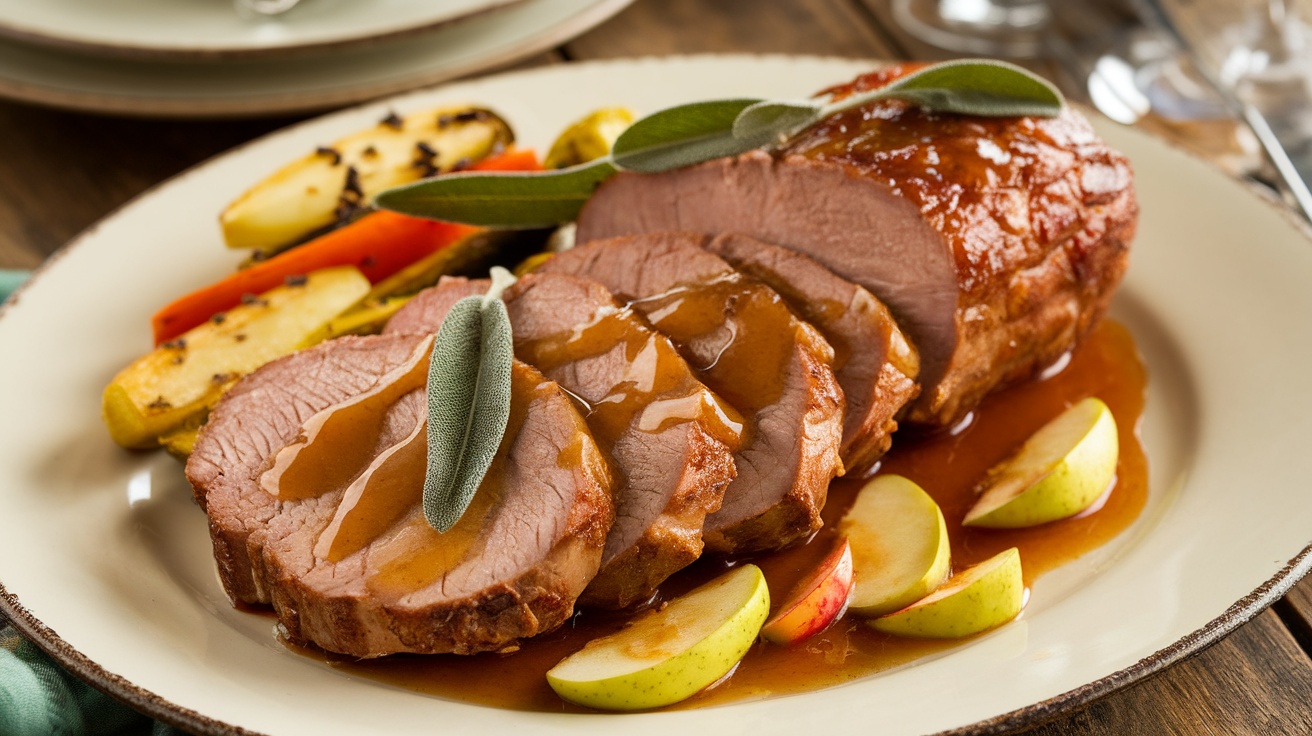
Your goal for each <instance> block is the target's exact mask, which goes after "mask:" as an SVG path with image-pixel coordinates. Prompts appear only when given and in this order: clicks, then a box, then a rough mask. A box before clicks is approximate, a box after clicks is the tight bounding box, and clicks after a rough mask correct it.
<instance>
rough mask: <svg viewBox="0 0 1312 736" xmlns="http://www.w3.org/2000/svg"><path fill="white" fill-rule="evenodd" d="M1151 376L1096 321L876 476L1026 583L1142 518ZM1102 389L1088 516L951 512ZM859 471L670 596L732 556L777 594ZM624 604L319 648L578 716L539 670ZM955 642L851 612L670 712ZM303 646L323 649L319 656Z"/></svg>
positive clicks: (384, 677)
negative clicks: (1141, 427) (1106, 423)
mask: <svg viewBox="0 0 1312 736" xmlns="http://www.w3.org/2000/svg"><path fill="white" fill-rule="evenodd" d="M1146 381H1147V376H1146V373H1145V371H1144V368H1143V366H1142V364H1141V363H1140V361H1139V357H1138V354H1137V352H1136V350H1135V346H1134V341H1133V339H1132V338H1131V336H1130V334H1129V332H1128V331H1127V330H1126V329H1125V328H1124V327H1122V326H1120V325H1118V324H1116V323H1112V322H1103V323H1102V324H1100V325H1099V326H1098V327H1097V328H1096V329H1095V330H1094V331H1093V333H1092V334H1091V335H1090V336H1089V337H1088V338H1087V340H1086V341H1085V342H1084V344H1083V345H1082V346H1081V347H1080V348H1079V349H1078V350H1077V351H1076V352H1075V353H1074V354H1073V355H1072V357H1071V360H1070V362H1069V364H1068V365H1067V366H1066V367H1065V369H1064V370H1062V371H1061V372H1060V373H1058V374H1056V375H1054V376H1051V377H1049V378H1047V379H1045V380H1040V381H1032V382H1029V383H1025V384H1022V385H1019V386H1016V387H1013V388H1011V389H1008V390H1006V391H1004V392H1001V393H998V394H995V395H993V396H991V397H989V398H988V399H987V400H985V402H984V403H983V404H982V405H981V406H980V407H979V408H978V409H977V410H976V411H975V413H974V417H973V421H972V422H971V423H970V424H969V425H968V426H966V427H965V428H964V429H959V430H958V431H956V432H955V433H952V434H939V435H935V436H927V437H919V438H913V437H910V436H908V435H906V434H905V433H903V434H899V435H898V436H897V441H896V442H895V444H894V448H893V450H892V452H890V453H889V454H888V455H886V456H885V457H884V460H883V463H882V466H881V468H880V472H890V473H899V474H902V475H906V476H908V477H910V478H912V479H913V480H915V481H917V482H918V483H920V484H921V485H922V486H923V487H924V488H925V489H926V490H927V491H928V492H929V493H930V494H931V495H932V496H934V498H935V499H936V500H937V501H938V503H939V505H940V506H941V507H942V509H943V513H944V516H945V518H946V520H947V523H948V532H949V535H950V537H951V541H952V556H953V565H954V567H955V568H958V569H959V568H961V567H964V566H967V565H970V564H973V563H975V562H978V561H981V560H983V559H986V558H988V557H990V556H992V555H993V554H995V553H996V552H999V551H1001V550H1003V549H1005V548H1007V547H1011V546H1016V547H1019V548H1020V552H1021V559H1022V563H1023V566H1024V570H1025V581H1026V585H1027V586H1028V585H1031V584H1032V583H1033V582H1034V580H1035V579H1036V578H1038V577H1039V576H1041V575H1042V574H1043V573H1044V572H1046V571H1048V570H1051V569H1053V568H1055V567H1057V566H1059V565H1061V564H1063V563H1066V562H1069V561H1070V560H1073V559H1075V558H1077V557H1079V556H1080V555H1082V554H1085V553H1087V552H1089V551H1091V550H1093V549H1096V548H1097V547H1099V546H1101V545H1103V544H1105V543H1106V542H1108V541H1110V540H1111V539H1112V538H1113V537H1115V536H1116V535H1117V534H1119V533H1120V532H1122V531H1124V530H1125V529H1126V528H1127V527H1128V526H1129V525H1130V524H1131V523H1132V522H1133V521H1134V520H1135V519H1136V518H1137V517H1138V515H1139V513H1140V511H1141V510H1142V509H1143V507H1144V504H1145V502H1146V500H1147V496H1148V468H1147V459H1146V457H1145V456H1144V451H1143V447H1142V445H1141V444H1140V441H1139V437H1138V432H1137V427H1138V423H1139V421H1140V420H1141V418H1142V414H1143V406H1144V389H1145V386H1146ZM1091 395H1092V396H1098V397H1100V398H1102V399H1103V400H1104V401H1105V402H1106V403H1107V404H1108V406H1109V407H1110V408H1111V410H1112V412H1113V414H1114V415H1115V417H1116V420H1117V423H1118V425H1119V427H1120V430H1121V432H1120V438H1121V446H1120V464H1119V466H1118V469H1117V480H1116V484H1115V486H1114V487H1113V489H1112V491H1111V492H1110V494H1109V495H1108V496H1107V497H1106V499H1105V502H1104V503H1103V505H1102V507H1101V508H1099V509H1098V510H1097V511H1096V512H1095V513H1088V514H1085V515H1083V516H1081V517H1077V518H1072V519H1067V520H1063V521H1058V522H1054V523H1051V524H1047V525H1043V526H1039V527H1035V528H1031V529H1019V530H987V529H964V528H962V527H961V525H960V520H961V519H962V517H963V516H964V515H965V512H966V510H967V509H968V508H969V507H970V505H971V504H972V503H973V501H974V495H973V493H972V487H973V486H974V484H975V483H976V482H977V481H978V480H979V478H980V477H981V476H982V475H983V473H984V471H985V470H986V469H987V468H989V467H990V466H991V465H993V464H994V463H996V462H998V461H999V460H1001V459H1002V458H1004V457H1006V456H1007V455H1008V454H1009V453H1010V452H1011V451H1012V450H1013V449H1014V448H1015V447H1016V446H1017V445H1019V444H1020V443H1021V442H1023V441H1024V439H1025V438H1026V437H1027V436H1028V435H1029V434H1030V433H1032V432H1033V431H1034V430H1036V429H1037V428H1038V427H1040V426H1041V425H1043V424H1044V423H1045V422H1047V421H1048V420H1049V419H1051V418H1052V417H1053V416H1055V415H1056V414H1058V413H1059V412H1060V411H1062V410H1063V409H1064V408H1065V407H1066V406H1068V405H1070V404H1071V403H1074V402H1075V401H1078V400H1079V399H1081V398H1084V397H1086V396H1091ZM860 486H861V483H860V482H859V481H851V480H839V481H835V482H834V483H833V485H832V486H831V488H830V491H829V502H828V505H827V506H826V508H825V510H824V519H825V527H824V529H822V530H821V531H820V532H819V533H818V534H816V535H815V536H814V537H813V538H812V539H811V540H810V541H809V542H808V543H807V544H805V545H802V546H798V547H794V548H792V549H788V550H785V551H783V552H776V553H772V554H767V555H760V556H757V557H754V558H744V559H743V560H725V559H716V558H706V559H703V560H701V561H699V562H698V563H697V564H696V565H694V566H692V567H691V568H688V569H687V570H685V571H684V572H681V573H679V574H678V575H676V576H675V577H674V578H672V579H671V580H670V581H669V582H667V584H666V585H665V586H663V587H662V593H663V594H665V595H671V596H672V595H677V594H679V593H680V592H683V591H685V590H688V589H690V588H692V587H694V586H695V585H698V584H700V583H701V582H704V581H705V580H708V579H710V578H712V577H714V576H715V575H717V574H719V573H721V572H723V571H724V570H725V569H727V568H728V567H731V566H733V565H734V564H737V563H738V562H741V561H746V560H748V559H750V561H752V562H755V563H756V564H758V565H760V566H761V568H762V569H763V570H764V571H765V574H766V578H767V579H768V581H769V584H770V590H771V591H772V598H773V599H774V601H775V603H776V604H777V603H779V602H781V601H782V600H783V598H784V597H785V595H786V593H787V591H788V590H789V589H790V588H791V587H792V586H793V585H794V584H795V582H797V581H798V580H799V579H800V578H801V577H802V576H803V575H804V574H805V573H806V572H807V571H808V570H809V569H811V568H812V566H814V565H815V564H816V563H817V562H818V561H819V560H820V559H821V558H822V557H823V556H824V555H825V554H826V553H828V552H829V550H830V549H831V548H832V545H833V544H834V542H835V541H836V538H837V535H836V533H835V531H834V528H835V526H836V524H837V521H838V520H839V519H840V518H841V517H842V515H843V514H844V513H845V512H846V510H847V508H848V507H849V506H850V504H851V503H852V500H853V498H854V497H855V494H856V492H857V491H858V490H859V489H860ZM625 620H626V616H625V614H622V613H621V614H616V613H596V612H591V611H588V612H583V613H579V614H576V615H575V617H574V619H573V621H572V622H571V623H569V624H566V625H565V626H564V627H562V628H561V629H560V630H557V631H555V632H552V633H549V634H546V635H543V636H539V637H537V638H535V639H532V640H529V641H526V642H523V644H522V646H521V648H520V649H519V650H518V651H516V652H514V653H508V654H480V655H476V656H472V657H458V656H446V655H444V656H429V657H415V656H396V657H390V658H387V659H384V660H378V661H371V662H355V661H349V660H346V659H339V658H331V657H328V658H326V659H327V661H329V662H330V663H332V664H333V665H334V666H335V667H338V668H340V669H342V670H344V671H345V672H348V673H350V674H353V675H358V676H363V677H368V678H371V679H376V680H379V681H382V682H386V683H390V684H393V685H397V686H400V687H404V688H407V689H412V690H416V691H420V692H424V693H430V694H433V695H438V696H441V697H446V698H452V699H456V700H462V701H467V702H474V703H480V704H485V705H490V706H496V707H503V708H515V709H523V710H540V711H556V712H559V711H567V712H580V711H583V710H584V709H582V708H578V707H576V706H573V705H570V704H568V703H565V702H563V701H562V700H560V698H558V697H557V696H556V695H555V693H553V692H552V691H551V689H550V687H549V686H548V685H547V683H546V679H545V676H544V675H545V672H546V671H547V670H548V669H550V668H551V667H552V666H554V665H555V664H556V662H558V661H559V660H561V659H563V658H564V657H565V656H567V655H569V654H571V653H573V652H574V651H577V650H578V649H579V648H581V647H582V646H583V645H584V644H585V643H586V642H587V641H589V640H591V639H593V638H595V637H597V636H601V635H604V634H607V633H609V632H611V631H614V630H616V629H618V628H619V627H620V626H622V625H623V623H624V621H625ZM969 642H970V640H963V641H924V640H916V639H901V638H897V637H893V636H888V635H884V634H880V633H878V632H875V631H874V630H873V629H870V628H869V627H867V626H865V625H863V624H862V623H861V622H860V619H858V618H857V617H855V616H853V615H848V616H846V617H845V618H843V619H842V620H841V621H839V622H838V623H837V624H835V625H834V626H832V627H830V628H829V629H828V630H827V631H825V632H823V633H822V634H820V635H819V636H816V637H814V638H812V639H810V640H808V641H807V642H805V643H803V644H801V645H799V646H795V647H779V646H775V645H771V644H766V643H762V642H758V643H757V644H756V646H755V647H754V648H753V649H752V651H750V652H749V653H748V655H747V657H746V658H745V659H744V660H743V662H742V664H741V665H740V666H739V667H738V669H737V670H736V672H735V673H734V674H733V676H732V677H730V678H728V679H727V680H725V681H724V682H722V683H720V684H719V685H718V686H716V687H714V688H712V689H710V690H708V691H705V692H703V693H700V694H698V695H696V696H694V697H693V698H691V699H690V700H688V701H685V702H684V703H681V704H679V705H677V706H673V707H675V708H693V707H700V706H705V705H710V704H716V703H723V702H729V701H735V700H744V699H752V698H757V697H763V696H765V695H772V694H781V693H789V692H803V691H808V690H815V689H819V688H823V687H826V686H830V685H834V684H838V683H842V682H846V681H850V680H853V679H857V678H861V677H865V676H869V675H872V674H874V673H877V672H880V671H883V670H887V669H890V668H892V667H895V666H898V665H901V664H905V663H907V662H910V661H912V660H915V659H917V658H919V657H923V656H926V655H928V654H931V653H935V652H941V651H944V650H948V649H951V648H953V647H956V646H967V645H969ZM306 653H307V654H308V655H310V656H314V657H319V658H325V655H323V654H322V653H317V652H306Z"/></svg>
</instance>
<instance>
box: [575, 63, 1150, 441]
mask: <svg viewBox="0 0 1312 736" xmlns="http://www.w3.org/2000/svg"><path fill="white" fill-rule="evenodd" d="M906 71H907V69H905V68H903V67H898V66H893V67H889V68H886V69H882V70H880V71H877V72H874V73H872V74H867V75H864V76H862V77H860V78H858V79H857V80H855V81H854V82H852V83H851V84H848V85H846V86H844V87H841V88H836V89H834V90H832V91H833V92H834V93H835V94H836V95H838V96H842V95H846V94H848V93H851V92H855V91H861V90H866V89H871V88H875V87H878V86H881V85H884V84H887V83H888V82H889V81H891V80H892V79H895V78H896V77H898V76H901V75H902V74H903V73H905V72H906ZM1137 215H1138V205H1137V203H1136V200H1135V196H1134V188H1133V184H1132V177H1131V171H1130V166H1129V163H1128V162H1127V161H1126V159H1125V158H1124V156H1122V155H1121V154H1119V153H1117V152H1116V151H1113V150H1112V149H1110V148H1109V147H1108V146H1107V145H1106V144H1105V143H1103V141H1102V140H1100V139H1099V138H1098V136H1097V135H1096V134H1095V133H1094V131H1093V129H1092V127H1090V125H1089V124H1088V122H1087V121H1086V120H1085V119H1084V118H1083V117H1082V116H1081V115H1080V114H1079V113H1078V112H1076V111H1075V110H1073V109H1067V110H1065V111H1064V112H1062V113H1061V115H1059V116H1058V117H1055V118H1047V119H1045V118H1033V117H1022V118H981V117H973V116H963V115H953V114H943V113H934V112H927V111H925V110H924V109H922V108H919V107H916V106H914V105H911V104H908V103H905V102H901V101H895V100H888V101H882V102H876V103H871V104H867V105H864V106H861V107H857V108H854V109H851V110H848V111H845V112H842V113H838V114H836V115H833V116H831V117H829V118H827V119H825V120H823V121H821V122H820V123H819V124H817V125H815V126H813V127H812V128H810V129H808V130H807V131H805V132H803V133H802V134H800V135H799V136H797V137H795V138H794V139H793V140H791V141H790V142H788V143H787V144H786V145H785V146H783V147H782V148H781V149H779V150H777V151H775V152H773V153H765V152H762V151H753V152H750V153H747V154H744V155H741V156H738V157H736V158H729V159H720V160H715V161H710V162H707V163H704V164H700V165H697V166H692V167H688V168H684V169H678V170H674V171H669V172H666V173H661V174H636V173H622V174H619V175H617V176H615V177H613V178H611V179H610V180H608V181H607V182H605V183H604V184H602V185H601V187H599V188H598V190H597V192H596V193H595V194H594V195H593V197H592V198H591V199H590V200H589V201H588V203H587V204H586V205H585V207H584V209H583V211H582V213H581V214H580V216H579V219H578V231H577V239H578V242H580V243H586V242H588V241H590V240H599V239H604V238H611V237H616V236H621V235H631V234H635V233H648V232H659V231H676V230H684V231H695V232H700V233H730V232H733V233H742V234H745V235H750V236H752V237H755V238H758V239H760V240H764V241H767V242H770V243H774V244H776V245H782V246H785V247H788V248H790V249H792V250H796V251H798V252H800V253H804V254H806V255H808V256H810V257H811V258H814V259H815V260H817V261H819V262H820V263H822V264H823V265H824V266H826V267H827V268H829V269H830V270H832V271H834V272H835V273H837V274H838V275H840V276H842V277H843V278H846V279H850V280H852V281H855V282H856V283H858V284H861V285H862V286H864V287H866V288H867V289H869V290H870V291H871V292H872V293H874V294H875V295H876V296H877V297H879V298H880V299H881V300H882V301H883V302H884V303H885V304H887V305H888V306H889V308H890V309H892V311H893V313H894V315H895V316H896V317H897V318H898V319H899V320H900V322H901V324H902V326H903V328H904V329H905V330H906V331H907V333H908V336H909V337H910V338H911V340H912V342H913V343H914V344H915V346H916V347H917V348H918V349H919V351H920V357H921V366H920V381H921V383H922V386H923V390H922V392H921V395H920V397H919V398H918V399H917V400H916V402H915V403H914V404H913V405H912V407H911V409H910V411H909V413H908V419H909V420H911V421H915V422H920V423H928V424H935V425H944V424H951V423H953V422H955V421H957V420H959V419H960V418H961V417H962V416H963V415H965V414H966V413H967V412H968V411H969V410H970V409H971V408H972V407H973V406H974V405H975V404H976V403H978V401H979V400H980V398H981V397H983V396H984V394H985V393H987V392H988V391H990V390H991V389H993V388H995V387H997V386H999V385H1001V384H1004V383H1007V382H1010V381H1013V380H1017V379H1020V378H1023V377H1026V376H1029V375H1032V374H1033V373H1035V372H1036V371H1037V370H1039V369H1041V368H1042V367H1044V366H1046V365H1048V364H1050V363H1052V362H1054V361H1055V360H1057V359H1058V358H1059V357H1060V356H1061V355H1062V354H1063V353H1065V352H1066V351H1068V350H1070V349H1071V347H1072V346H1073V344H1074V343H1075V342H1076V341H1077V340H1078V339H1079V338H1080V337H1081V336H1082V335H1084V334H1085V333H1086V332H1087V331H1088V329H1089V328H1090V327H1091V326H1092V325H1093V324H1094V323H1095V322H1096V321H1097V319H1098V318H1099V317H1100V316H1101V315H1102V313H1103V312H1104V310H1105V309H1106V307H1107V305H1108V302H1109V301H1110V299H1111V294H1112V291H1113V289H1114V287H1115V286H1116V284H1117V283H1118V282H1119V281H1120V278H1121V276H1122V274H1123V273H1124V271H1125V267H1126V262H1127V248H1128V245H1129V242H1130V240H1131V238H1132V237H1133V234H1134V230H1135V224H1136V220H1137Z"/></svg>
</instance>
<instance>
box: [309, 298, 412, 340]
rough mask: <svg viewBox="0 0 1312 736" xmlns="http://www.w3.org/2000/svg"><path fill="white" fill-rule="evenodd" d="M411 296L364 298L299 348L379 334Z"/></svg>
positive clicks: (311, 334)
mask: <svg viewBox="0 0 1312 736" xmlns="http://www.w3.org/2000/svg"><path fill="white" fill-rule="evenodd" d="M412 296H413V295H412V294H407V295H405V296H392V297H383V298H381V299H374V298H371V297H368V296H366V297H365V298H364V300H363V301H361V302H360V303H359V304H357V305H355V306H353V307H351V308H350V309H348V310H346V311H345V312H342V313H341V314H340V315H338V316H336V317H334V318H332V319H331V320H329V321H328V322H327V323H326V324H324V325H323V326H322V327H320V328H319V329H317V330H315V331H314V332H312V333H310V334H309V335H308V336H306V338H305V339H304V340H302V341H301V345H300V347H302V348H308V347H310V346H312V345H318V344H319V343H321V342H324V341H326V340H331V339H333V338H335V337H341V336H343V335H372V334H375V333H378V332H381V331H382V329H383V325H385V324H387V320H389V319H391V318H392V315H394V314H396V313H397V311H398V310H400V309H401V307H404V306H405V303H406V302H408V301H410V299H411V297H412Z"/></svg>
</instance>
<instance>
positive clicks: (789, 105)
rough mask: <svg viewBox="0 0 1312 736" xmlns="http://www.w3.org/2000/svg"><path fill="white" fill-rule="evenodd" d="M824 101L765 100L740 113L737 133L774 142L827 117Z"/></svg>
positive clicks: (736, 134) (737, 121)
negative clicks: (825, 115) (824, 116)
mask: <svg viewBox="0 0 1312 736" xmlns="http://www.w3.org/2000/svg"><path fill="white" fill-rule="evenodd" d="M823 114H824V105H823V104H821V103H820V102H818V101H816V100H762V101H761V102H758V103H756V104H755V105H752V106H750V107H748V108H746V109H744V110H743V111H742V112H741V113H739V114H738V117H737V118H736V119H735V120H734V121H733V134H734V136H736V137H738V138H741V139H743V140H759V139H762V138H764V139H765V140H767V141H769V142H771V143H778V142H780V141H781V140H782V139H786V138H787V137H788V136H789V135H791V134H792V133H793V132H794V131H797V130H800V129H802V128H805V127H807V126H809V125H813V124H814V123H815V122H816V121H817V120H819V119H820V118H821V117H823Z"/></svg>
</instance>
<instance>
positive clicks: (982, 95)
mask: <svg viewBox="0 0 1312 736" xmlns="http://www.w3.org/2000/svg"><path fill="white" fill-rule="evenodd" d="M890 98H895V99H900V100H906V101H908V102H911V103H913V104H916V105H919V106H921V107H924V108H926V109H928V110H934V111H939V112H952V113H959V114H963V115H983V116H990V117H1003V116H1012V115H1034V116H1042V117H1052V116H1056V115H1059V114H1061V110H1062V107H1063V106H1064V105H1065V101H1064V100H1063V99H1062V96H1061V93H1060V92H1058V91H1057V89H1056V88H1055V87H1053V86H1052V85H1051V84H1049V83H1048V82H1046V81H1044V80H1043V79H1041V78H1040V77H1038V76H1036V75H1034V74H1032V73H1030V72H1028V71H1026V70H1025V69H1023V68H1021V67H1018V66H1016V65H1014V64H1008V63H1006V62H1002V61H993V60H990V59H961V60H955V61H945V62H942V63H939V64H932V65H930V66H927V67H925V68H923V69H918V70H916V71H914V72H912V73H910V74H908V75H906V76H904V77H901V78H899V79H897V80H894V81H893V82H891V83H889V84H888V85H885V86H884V87H880V88H879V89H874V90H869V91H867V92H861V93H857V94H853V95H849V96H847V97H844V98H841V99H837V100H826V99H825V98H823V97H818V98H815V99H810V100H760V99H755V98H740V99H728V100H708V101H705V102H694V103H690V104H686V105H678V106H676V107H671V108H667V109H665V110H661V111H659V112H656V113H653V114H651V115H648V116H647V117H645V118H642V119H641V120H638V121H637V122H635V123H634V124H633V125H631V126H629V128H628V129H626V130H625V131H624V132H623V133H621V134H620V136H619V138H617V139H616V141H615V145H614V146H613V147H612V150H611V155H610V156H609V157H606V158H602V159H597V160H595V161H592V162H590V163H587V164H582V165H580V166H575V167H572V168H568V169H559V170H556V171H543V172H485V173H477V174H457V175H454V176H451V175H446V176H439V177H436V178H433V179H428V180H426V181H421V182H417V183H415V184H409V185H405V186H401V187H397V188H395V189H390V190H388V191H386V192H383V193H382V194H380V195H378V198H377V199H376V200H375V201H376V204H377V205H378V206H379V207H382V208H384V209H389V210H394V211H396V212H400V213H402V214H407V215H414V216H416V217H429V218H432V219H435V220H452V221H455V222H464V223H469V224H471V225H488V226H493V227H509V228H535V227H547V226H551V225H558V224H561V223H564V222H569V221H571V220H573V219H574V218H575V217H576V216H577V215H578V213H579V210H581V209H582V208H583V204H584V202H586V201H587V200H588V198H589V197H591V196H592V192H593V191H594V190H595V189H596V188H597V186H598V185H599V184H601V182H603V181H605V180H606V179H608V178H610V177H611V176H612V175H614V174H615V173H616V172H617V171H618V170H620V169H629V170H633V171H639V172H646V173H654V172H659V171H666V170H669V169H676V168H680V167H683V166H690V165H692V164H697V163H701V162H703V161H709V160H711V159H715V158H721V157H724V156H733V155H736V154H739V153H743V152H745V151H749V150H751V149H753V148H762V147H768V146H771V145H777V144H779V143H781V142H783V141H785V140H787V139H788V138H790V137H791V136H793V135H796V134H797V133H799V132H801V131H802V130H804V129H806V128H808V127H810V126H811V125H814V124H815V123H817V122H819V121H820V120H822V119H824V118H825V117H827V116H829V115H832V114H834V113H837V112H842V111H843V110H847V109H850V108H853V107H857V106H859V105H864V104H866V103H869V102H874V101H876V100H882V99H890Z"/></svg>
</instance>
